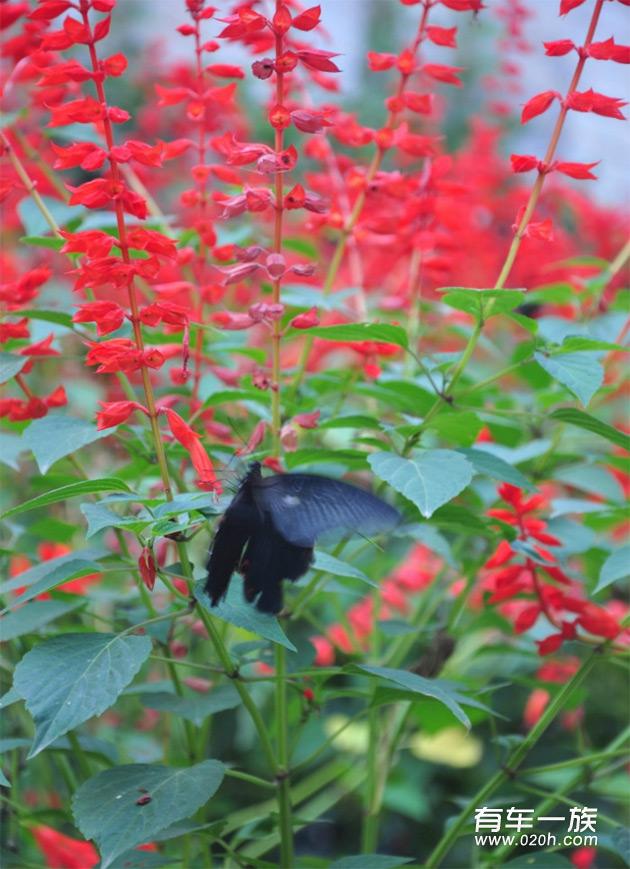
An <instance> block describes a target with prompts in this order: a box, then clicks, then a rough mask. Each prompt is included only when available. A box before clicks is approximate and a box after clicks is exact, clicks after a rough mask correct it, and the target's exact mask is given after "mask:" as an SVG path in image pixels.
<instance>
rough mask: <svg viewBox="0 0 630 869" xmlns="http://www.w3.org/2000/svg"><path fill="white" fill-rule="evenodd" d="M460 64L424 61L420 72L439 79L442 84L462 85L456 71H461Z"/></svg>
mask: <svg viewBox="0 0 630 869" xmlns="http://www.w3.org/2000/svg"><path fill="white" fill-rule="evenodd" d="M463 70H464V68H463V67H462V66H446V65H445V64H443V63H425V64H424V66H423V67H422V72H423V73H425V75H428V76H430V77H431V78H434V79H435V80H436V81H441V82H443V83H444V84H452V85H455V87H459V88H460V87H462V81H461V79H460V78H459V76H458V73H460V72H463Z"/></svg>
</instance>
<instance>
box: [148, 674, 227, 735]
mask: <svg viewBox="0 0 630 869" xmlns="http://www.w3.org/2000/svg"><path fill="white" fill-rule="evenodd" d="M140 702H141V703H142V704H143V705H144V706H148V707H149V709H158V710H159V711H160V712H171V713H172V714H173V715H179V716H181V717H182V718H186V719H187V720H188V721H192V722H193V724H195V725H196V726H197V727H201V725H202V724H203V722H204V721H205V720H206V718H208V717H209V716H210V715H215V714H216V713H217V712H224V711H225V710H226V709H234V708H235V707H236V706H238V705H239V704H240V702H241V698H240V696H239V693H238V691H237V690H236V688H235V687H234V685H229V684H228V685H219V687H218V688H211V689H210V690H209V691H208V693H207V694H187V695H186V696H184V697H180V696H179V694H169V693H167V692H165V691H160V692H157V693H155V694H154V693H149V694H141V695H140Z"/></svg>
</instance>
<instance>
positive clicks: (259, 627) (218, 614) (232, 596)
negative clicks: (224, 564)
mask: <svg viewBox="0 0 630 869" xmlns="http://www.w3.org/2000/svg"><path fill="white" fill-rule="evenodd" d="M194 595H195V598H196V599H197V600H198V601H199V603H200V604H201V606H202V607H203V608H204V609H205V610H207V611H208V612H209V613H210V615H212V616H214V617H215V618H217V619H221V621H223V622H228V623H229V624H231V625H234V626H235V627H237V628H243V630H245V631H250V632H251V633H252V634H256V635H257V636H259V637H263V638H264V639H265V640H270V641H271V642H272V643H277V644H278V645H280V646H284V647H285V649H289V651H291V652H297V649H296V648H295V646H294V645H293V643H292V642H291V641H290V640H289V639H288V638H287V636H286V634H285V633H284V631H283V630H282V628H281V627H280V625H279V623H278V619H276V618H274V617H273V616H270V615H268V614H267V613H261V612H259V610H257V609H256V607H255V606H254V605H253V604H250V603H247V601H245V600H243V595H242V592H241V590H240V588H237V587H236V583H232V585H231V586H230V588H229V589H228V593H227V597H226V599H225V600H223V601H221V603H219V604H217V606H212V604H211V603H210V598H209V597H208V594H207V592H206V591H205V590H204V580H200V581H199V582H198V583H196V585H195V589H194Z"/></svg>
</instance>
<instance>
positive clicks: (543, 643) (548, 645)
mask: <svg viewBox="0 0 630 869" xmlns="http://www.w3.org/2000/svg"><path fill="white" fill-rule="evenodd" d="M563 642H564V637H563V636H562V634H550V635H549V636H548V637H546V638H545V639H544V640H537V641H536V645H537V646H538V654H539V655H540V656H541V657H544V656H545V655H553V653H554V652H557V651H558V649H559V648H560V646H561V645H562V643H563Z"/></svg>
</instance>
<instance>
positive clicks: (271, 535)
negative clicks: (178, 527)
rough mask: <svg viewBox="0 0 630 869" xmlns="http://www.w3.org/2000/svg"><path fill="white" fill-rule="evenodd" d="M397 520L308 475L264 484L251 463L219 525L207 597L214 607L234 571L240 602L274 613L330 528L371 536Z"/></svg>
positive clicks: (379, 506)
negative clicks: (285, 584)
mask: <svg viewBox="0 0 630 869" xmlns="http://www.w3.org/2000/svg"><path fill="white" fill-rule="evenodd" d="M399 518H400V517H399V514H398V511H397V510H395V509H394V508H393V507H390V506H389V504H386V503H385V502H384V501H382V500H381V499H380V498H377V497H376V496H374V495H371V494H370V493H369V492H365V491H364V490H363V489H359V488H357V487H356V486H351V485H349V484H348V483H343V482H341V481H339V480H331V479H328V478H327V477H320V476H317V475H315V474H277V475H274V476H271V477H263V476H262V474H261V468H260V463H258V462H253V463H252V465H251V466H250V468H249V471H248V472H247V474H246V475H245V477H244V478H243V480H242V481H241V484H240V487H239V489H238V492H237V493H236V495H235V497H234V498H233V500H232V502H231V503H230V505H229V507H228V508H227V510H226V512H225V514H224V516H223V518H222V519H221V521H220V523H219V527H218V530H217V533H216V535H215V538H214V541H213V544H212V549H211V551H210V557H209V559H208V564H207V568H208V577H207V580H206V586H205V588H206V591H207V593H208V595H209V597H210V600H211V602H212V604H213V606H214V605H216V604H217V603H219V601H220V600H221V599H222V598H223V597H225V595H226V593H227V589H228V586H229V583H230V579H231V577H232V574H233V573H234V571H236V570H238V571H240V572H241V573H242V575H243V579H244V594H245V598H246V600H248V601H250V602H255V603H256V606H257V608H258V609H259V610H262V611H263V612H269V613H276V612H279V611H280V610H281V609H282V580H284V579H288V580H291V581H295V580H296V579H299V578H300V577H301V576H303V575H304V574H305V573H306V571H307V570H308V569H309V567H310V565H311V563H312V561H313V546H314V544H315V540H316V538H317V537H318V536H319V535H320V534H322V533H323V532H324V531H328V530H330V529H332V528H345V529H347V530H350V531H358V530H361V531H363V532H365V533H373V532H375V531H380V530H384V529H386V528H389V527H392V526H393V525H395V524H396V523H397V522H398V520H399Z"/></svg>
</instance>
